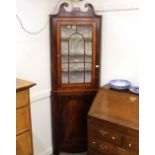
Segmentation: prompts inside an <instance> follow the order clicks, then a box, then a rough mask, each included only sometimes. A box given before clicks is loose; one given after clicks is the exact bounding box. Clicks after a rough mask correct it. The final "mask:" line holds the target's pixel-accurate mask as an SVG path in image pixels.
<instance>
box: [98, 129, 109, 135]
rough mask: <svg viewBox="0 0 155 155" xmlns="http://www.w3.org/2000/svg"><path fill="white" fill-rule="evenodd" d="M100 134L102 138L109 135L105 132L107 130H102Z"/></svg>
mask: <svg viewBox="0 0 155 155" xmlns="http://www.w3.org/2000/svg"><path fill="white" fill-rule="evenodd" d="M100 133H101V135H102V136H105V135H107V134H108V131H105V130H100Z"/></svg>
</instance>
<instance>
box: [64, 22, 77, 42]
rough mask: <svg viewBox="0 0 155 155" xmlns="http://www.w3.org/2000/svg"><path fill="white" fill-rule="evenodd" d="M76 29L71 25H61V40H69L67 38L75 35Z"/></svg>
mask: <svg viewBox="0 0 155 155" xmlns="http://www.w3.org/2000/svg"><path fill="white" fill-rule="evenodd" d="M75 31H76V27H75V26H73V25H63V26H61V39H62V40H63V39H64V40H66V38H69V36H70V35H71V34H73V33H75Z"/></svg>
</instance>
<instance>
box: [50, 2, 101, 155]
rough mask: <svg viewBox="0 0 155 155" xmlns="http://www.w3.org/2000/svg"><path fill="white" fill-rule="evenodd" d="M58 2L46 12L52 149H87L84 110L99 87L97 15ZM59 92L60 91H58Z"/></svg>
mask: <svg viewBox="0 0 155 155" xmlns="http://www.w3.org/2000/svg"><path fill="white" fill-rule="evenodd" d="M67 7H68V3H62V4H61V5H60V8H59V12H58V14H54V15H51V16H50V38H51V41H50V44H51V70H52V73H51V77H52V98H51V101H52V102H51V104H52V106H51V107H52V126H53V127H54V128H53V129H52V131H53V150H54V152H53V153H54V154H55V155H58V154H59V152H60V151H62V152H68V153H78V152H82V151H87V142H86V141H87V113H88V110H89V108H90V106H91V103H92V101H93V99H94V96H95V95H96V91H94V90H97V89H98V87H99V81H100V80H99V79H100V77H99V75H100V69H99V68H96V64H97V65H100V39H101V16H99V15H96V14H95V12H94V8H93V6H92V5H91V4H86V5H85V7H86V8H87V11H86V12H82V11H81V10H80V8H73V10H72V11H71V12H67V11H66V8H67ZM60 92H61V93H60Z"/></svg>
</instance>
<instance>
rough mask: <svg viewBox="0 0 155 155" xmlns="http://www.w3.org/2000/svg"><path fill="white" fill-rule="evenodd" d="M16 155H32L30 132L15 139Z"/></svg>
mask: <svg viewBox="0 0 155 155" xmlns="http://www.w3.org/2000/svg"><path fill="white" fill-rule="evenodd" d="M16 155H33V150H32V141H31V133H30V132H26V133H24V134H22V135H19V136H17V137H16Z"/></svg>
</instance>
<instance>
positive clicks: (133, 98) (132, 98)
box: [129, 96, 137, 102]
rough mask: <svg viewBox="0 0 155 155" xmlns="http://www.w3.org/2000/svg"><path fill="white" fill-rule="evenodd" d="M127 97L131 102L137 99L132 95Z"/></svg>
mask: <svg viewBox="0 0 155 155" xmlns="http://www.w3.org/2000/svg"><path fill="white" fill-rule="evenodd" d="M129 99H130V101H131V102H134V101H136V100H137V98H136V97H134V96H130V97H129Z"/></svg>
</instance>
